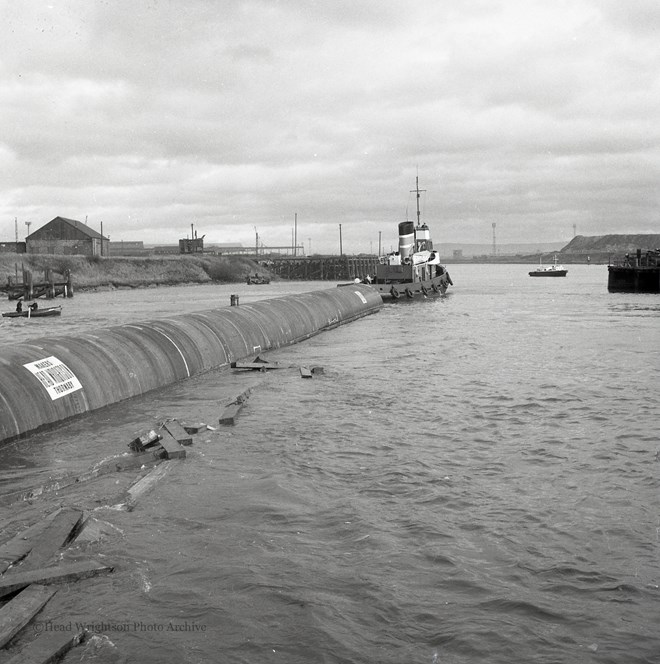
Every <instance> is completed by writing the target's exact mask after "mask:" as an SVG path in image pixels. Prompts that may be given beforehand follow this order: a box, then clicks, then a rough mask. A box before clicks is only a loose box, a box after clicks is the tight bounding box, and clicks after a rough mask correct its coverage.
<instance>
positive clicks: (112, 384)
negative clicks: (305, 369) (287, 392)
mask: <svg viewBox="0 0 660 664" xmlns="http://www.w3.org/2000/svg"><path fill="white" fill-rule="evenodd" d="M382 306H383V302H382V299H381V297H380V295H379V294H378V293H377V292H376V291H375V290H374V289H372V288H370V287H369V286H362V285H359V284H355V285H351V286H350V287H344V288H330V289H326V290H319V291H312V292H309V293H302V294H296V295H288V296H284V297H280V298H273V299H268V300H262V301H259V302H254V303H250V304H243V305H241V306H240V307H239V306H233V307H222V308H219V309H212V310H208V311H200V312H196V313H192V314H186V315H180V316H173V317H168V318H161V319H158V320H154V321H151V322H140V323H130V324H123V325H118V326H114V327H110V328H104V329H99V330H94V331H92V332H86V333H83V334H78V335H76V336H71V337H68V336H59V337H45V338H40V339H33V340H30V341H29V342H25V343H18V344H11V345H8V346H5V347H4V348H2V349H1V350H0V442H2V441H8V440H11V439H13V438H17V437H20V436H22V435H25V434H27V433H29V432H33V431H36V430H38V429H40V428H42V427H45V426H47V425H52V424H55V423H57V422H61V421H63V420H66V419H69V418H71V417H75V416H77V415H82V414H84V413H87V412H90V411H93V410H96V409H98V408H102V407H104V406H108V405H110V404H113V403H117V402H119V401H123V400H124V399H129V398H131V397H135V396H138V395H142V394H145V393H147V392H150V391H151V390H155V389H158V388H162V387H165V386H167V385H171V384H172V383H175V382H177V381H180V380H185V379H186V378H190V377H192V376H195V375H199V374H201V373H204V372H206V371H211V370H213V369H222V368H225V367H227V368H228V367H229V366H230V365H231V363H232V362H236V361H237V360H242V359H245V358H248V357H253V356H255V355H257V354H259V353H261V352H264V351H267V350H272V349H276V348H280V347H282V346H287V345H290V344H294V343H297V342H300V341H303V340H305V339H307V338H309V337H311V336H314V335H315V334H318V333H319V332H322V331H324V330H329V329H332V328H333V327H337V326H338V325H342V324H345V323H350V322H351V321H353V320H356V319H358V318H362V317H363V316H366V315H368V314H371V313H375V312H376V311H378V310H379V309H380V308H381V307H382Z"/></svg>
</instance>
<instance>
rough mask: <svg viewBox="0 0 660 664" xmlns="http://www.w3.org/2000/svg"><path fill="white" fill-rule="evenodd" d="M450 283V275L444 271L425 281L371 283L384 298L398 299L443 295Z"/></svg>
mask: <svg viewBox="0 0 660 664" xmlns="http://www.w3.org/2000/svg"><path fill="white" fill-rule="evenodd" d="M451 285H452V281H451V277H450V276H449V272H446V271H445V273H444V274H443V275H441V276H439V277H434V278H433V279H427V280H426V281H414V282H410V281H403V282H401V281H399V282H396V281H389V283H374V284H372V286H373V287H374V288H375V289H376V290H377V291H378V292H379V293H380V296H381V297H382V298H383V299H384V300H388V299H390V300H398V299H399V298H404V299H405V298H408V299H410V300H412V299H413V298H415V297H431V296H433V295H444V294H445V293H446V292H447V288H449V286H451Z"/></svg>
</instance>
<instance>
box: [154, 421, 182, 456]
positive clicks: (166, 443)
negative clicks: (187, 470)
mask: <svg viewBox="0 0 660 664" xmlns="http://www.w3.org/2000/svg"><path fill="white" fill-rule="evenodd" d="M159 435H160V441H159V443H160V445H161V446H162V448H163V449H164V450H165V452H166V454H167V458H168V459H185V458H186V450H185V449H184V447H183V445H181V444H180V443H179V442H178V441H177V440H176V439H175V438H174V436H172V434H171V433H170V432H169V431H167V430H166V429H165V428H162V429H160V434H159Z"/></svg>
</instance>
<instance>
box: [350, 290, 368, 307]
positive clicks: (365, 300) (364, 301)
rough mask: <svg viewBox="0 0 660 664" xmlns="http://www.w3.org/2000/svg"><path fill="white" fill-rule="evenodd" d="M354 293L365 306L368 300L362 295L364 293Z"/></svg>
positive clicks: (357, 291)
mask: <svg viewBox="0 0 660 664" xmlns="http://www.w3.org/2000/svg"><path fill="white" fill-rule="evenodd" d="M353 292H354V293H355V294H356V295H357V296H358V297H359V298H360V299H361V300H362V302H363V304H366V303H367V298H366V297H365V296H364V295H362V293H360V291H359V290H356V291H353Z"/></svg>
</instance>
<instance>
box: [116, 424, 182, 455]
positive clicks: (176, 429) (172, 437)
mask: <svg viewBox="0 0 660 664" xmlns="http://www.w3.org/2000/svg"><path fill="white" fill-rule="evenodd" d="M182 445H192V436H191V435H190V434H189V433H188V432H187V431H186V430H185V429H184V427H183V426H182V425H181V424H180V423H179V422H178V420H174V419H173V420H166V421H165V422H164V423H163V424H162V425H161V427H160V428H159V429H158V432H156V431H153V430H152V431H149V433H147V434H144V435H142V436H138V437H137V438H134V439H133V440H132V441H131V442H130V443H128V447H129V449H130V450H131V451H132V452H133V453H134V454H136V455H138V456H143V455H152V456H154V455H155V456H157V457H158V458H166V459H185V458H186V451H185V450H184V449H183V447H182Z"/></svg>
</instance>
